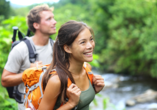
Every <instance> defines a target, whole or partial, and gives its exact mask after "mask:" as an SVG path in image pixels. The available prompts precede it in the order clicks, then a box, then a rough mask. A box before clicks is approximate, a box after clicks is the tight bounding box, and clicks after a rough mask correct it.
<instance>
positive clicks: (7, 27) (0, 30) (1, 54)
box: [0, 16, 27, 73]
mask: <svg viewBox="0 0 157 110" xmlns="http://www.w3.org/2000/svg"><path fill="white" fill-rule="evenodd" d="M19 21H20V22H19ZM13 26H17V27H19V29H20V30H21V31H22V32H23V33H26V31H27V25H26V19H25V17H19V16H16V17H11V18H9V19H6V20H4V21H3V22H2V26H0V36H1V39H0V44H1V45H0V50H1V51H0V72H1V73H2V70H3V68H4V65H5V63H6V61H7V57H8V54H9V51H10V49H11V41H12V38H11V37H12V35H13V30H12V27H13Z"/></svg>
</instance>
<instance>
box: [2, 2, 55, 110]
mask: <svg viewBox="0 0 157 110" xmlns="http://www.w3.org/2000/svg"><path fill="white" fill-rule="evenodd" d="M52 11H53V10H52V9H51V8H49V7H48V5H40V6H36V7H34V8H33V9H32V10H31V11H30V12H29V14H28V16H27V24H28V27H29V29H30V30H31V31H32V32H34V36H32V37H30V38H29V40H30V43H31V45H34V46H35V49H36V52H37V53H38V56H37V61H36V63H30V61H29V51H28V47H27V45H26V44H25V42H21V43H19V44H18V45H16V46H15V47H14V48H13V49H12V50H11V52H10V54H9V56H8V61H7V63H6V65H5V67H4V70H3V74H2V80H1V83H2V85H3V86H4V87H11V86H17V85H18V90H19V91H20V92H22V93H24V84H23V82H22V73H23V71H24V70H25V69H27V68H30V67H34V66H36V64H37V63H38V65H42V64H43V65H45V64H49V63H51V61H52V51H53V50H52V45H51V43H50V40H49V37H50V35H52V34H54V33H56V27H55V25H56V23H57V22H56V21H55V19H54V15H53V13H52ZM24 109H25V108H24V106H23V104H18V110H24Z"/></svg>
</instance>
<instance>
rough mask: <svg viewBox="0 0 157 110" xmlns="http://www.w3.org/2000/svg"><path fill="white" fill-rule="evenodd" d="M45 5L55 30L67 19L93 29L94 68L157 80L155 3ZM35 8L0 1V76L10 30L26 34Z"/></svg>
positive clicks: (101, 0) (102, 0) (72, 0)
mask: <svg viewBox="0 0 157 110" xmlns="http://www.w3.org/2000/svg"><path fill="white" fill-rule="evenodd" d="M47 4H48V5H49V6H50V7H51V6H52V7H54V12H53V13H54V15H55V19H56V21H57V25H56V28H57V30H58V29H59V27H60V26H61V25H62V24H63V23H65V22H67V21H69V20H77V21H83V22H85V23H87V24H88V25H89V26H90V27H92V29H93V30H94V32H95V42H96V47H95V51H94V61H93V62H92V63H91V65H92V66H93V67H96V68H98V69H99V70H101V71H103V72H108V73H111V72H112V73H117V74H127V75H142V76H148V77H152V78H157V52H156V50H157V0H60V1H59V2H57V3H51V2H50V3H47ZM36 5H39V4H33V5H30V6H25V7H17V6H13V5H11V4H10V2H8V1H7V0H1V1H0V74H1V73H2V71H3V68H4V65H5V63H6V61H7V57H8V53H9V52H10V49H11V41H12V39H11V38H12V35H13V30H12V27H13V26H17V27H19V29H20V30H21V31H22V32H23V33H24V34H26V32H27V29H28V27H27V24H26V16H27V14H28V12H29V10H30V9H32V8H33V7H34V6H36ZM56 36H57V33H56V34H54V35H52V36H51V37H52V39H55V38H56ZM0 91H1V92H0V106H1V107H4V106H5V107H9V108H10V109H11V108H12V109H13V110H14V109H15V108H14V105H13V104H11V103H12V102H14V101H13V100H11V99H9V98H8V95H7V93H6V91H5V90H4V88H3V87H1V86H0ZM6 97H7V98H8V99H7V100H5V101H4V99H6ZM2 102H3V103H2ZM6 109H7V108H6Z"/></svg>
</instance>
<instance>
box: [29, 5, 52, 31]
mask: <svg viewBox="0 0 157 110" xmlns="http://www.w3.org/2000/svg"><path fill="white" fill-rule="evenodd" d="M53 10H54V8H53V7H49V6H48V5H47V4H44V5H39V6H36V7H34V8H33V9H31V10H30V12H29V13H28V15H27V24H28V27H29V29H30V30H31V31H32V32H35V31H36V29H35V28H34V27H33V23H40V20H41V17H40V13H41V12H42V11H53Z"/></svg>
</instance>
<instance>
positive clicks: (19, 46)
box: [13, 41, 28, 52]
mask: <svg viewBox="0 0 157 110" xmlns="http://www.w3.org/2000/svg"><path fill="white" fill-rule="evenodd" d="M13 50H16V51H19V52H26V51H28V47H27V45H26V43H25V42H24V41H21V42H20V43H18V44H17V45H16V46H15V47H14V48H13Z"/></svg>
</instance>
